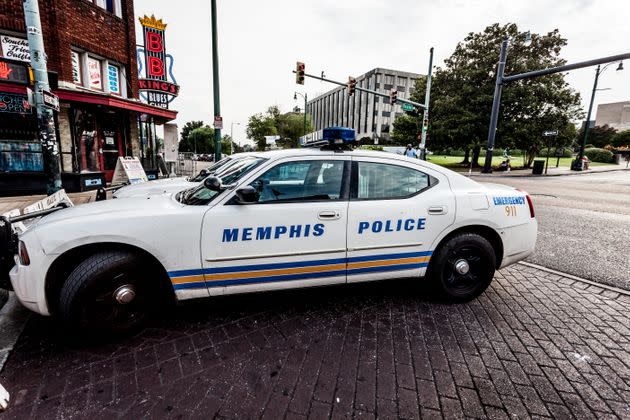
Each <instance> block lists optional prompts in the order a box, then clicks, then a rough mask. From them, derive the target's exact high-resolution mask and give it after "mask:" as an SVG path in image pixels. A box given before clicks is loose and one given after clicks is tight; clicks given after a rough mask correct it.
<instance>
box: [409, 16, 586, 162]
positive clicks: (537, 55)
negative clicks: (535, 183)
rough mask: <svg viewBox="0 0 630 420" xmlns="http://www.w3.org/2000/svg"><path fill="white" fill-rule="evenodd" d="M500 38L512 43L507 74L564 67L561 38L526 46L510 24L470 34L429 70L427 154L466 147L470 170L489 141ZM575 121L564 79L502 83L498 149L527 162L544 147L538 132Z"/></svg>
mask: <svg viewBox="0 0 630 420" xmlns="http://www.w3.org/2000/svg"><path fill="white" fill-rule="evenodd" d="M506 38H511V39H514V40H515V41H513V42H512V43H511V45H510V49H509V54H508V60H507V63H506V70H505V72H506V74H508V75H509V74H515V73H522V72H525V71H530V70H535V69H540V68H547V67H555V66H559V65H562V64H565V60H563V59H561V58H560V57H559V54H560V50H561V49H562V47H563V46H565V45H566V39H565V38H562V37H561V36H560V33H559V31H558V30H554V31H552V32H549V33H547V34H543V35H541V34H532V42H531V45H530V46H525V45H524V44H523V42H521V41H523V40H524V38H525V33H524V32H519V31H518V28H517V26H516V24H507V25H504V26H500V25H499V24H493V25H491V26H488V27H486V28H485V29H484V30H483V31H482V32H478V33H469V34H468V36H467V37H466V38H464V40H463V41H462V42H460V43H459V44H457V47H456V48H455V51H454V52H453V54H452V55H451V56H450V57H449V58H448V59H446V60H445V67H444V68H438V69H437V70H436V72H435V77H434V79H433V84H432V92H431V115H430V118H429V123H430V126H429V133H430V136H431V137H430V143H428V144H427V146H428V147H429V148H433V149H445V148H447V147H452V148H456V149H463V150H468V149H471V148H472V150H473V165H478V160H479V155H480V151H481V147H482V146H483V145H485V143H486V140H487V136H488V125H489V122H490V111H491V109H492V99H493V94H494V85H495V73H494V72H495V71H496V63H497V59H498V55H499V46H500V45H501V41H502V40H503V39H506ZM424 86H425V84H424V81H423V80H419V81H418V83H416V86H415V89H414V91H413V93H412V96H411V97H412V99H413V100H416V101H418V102H423V101H424V93H425V92H424ZM580 116H581V109H580V96H579V94H578V93H577V92H575V91H574V90H573V89H571V88H570V87H569V85H568V84H567V82H566V81H565V79H564V74H562V73H558V74H554V75H548V76H544V77H539V78H535V79H526V80H521V81H518V82H510V83H506V84H505V85H504V86H503V96H502V101H501V112H500V115H499V124H498V130H497V137H496V138H497V141H496V146H498V147H510V148H514V147H516V148H518V149H523V150H525V151H526V154H527V159H526V161H527V162H531V161H533V159H534V157H535V156H536V154H537V153H538V152H539V151H540V149H541V148H542V147H543V146H544V144H545V140H544V139H543V137H542V132H543V131H545V130H550V129H554V130H558V131H561V132H564V131H569V130H570V127H569V125H571V121H572V120H575V119H577V118H579V117H580ZM559 137H560V136H559Z"/></svg>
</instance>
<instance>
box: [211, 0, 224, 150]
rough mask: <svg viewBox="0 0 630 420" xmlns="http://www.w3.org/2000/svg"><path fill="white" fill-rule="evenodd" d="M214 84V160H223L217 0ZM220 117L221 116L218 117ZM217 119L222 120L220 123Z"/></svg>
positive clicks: (214, 6)
mask: <svg viewBox="0 0 630 420" xmlns="http://www.w3.org/2000/svg"><path fill="white" fill-rule="evenodd" d="M210 9H211V14H212V84H213V88H212V90H213V92H214V121H215V123H214V161H215V162H218V161H220V160H221V128H223V122H222V121H221V100H220V98H219V45H218V40H217V0H212V1H211V5H210ZM217 117H219V118H217ZM217 121H221V123H220V124H218V123H217Z"/></svg>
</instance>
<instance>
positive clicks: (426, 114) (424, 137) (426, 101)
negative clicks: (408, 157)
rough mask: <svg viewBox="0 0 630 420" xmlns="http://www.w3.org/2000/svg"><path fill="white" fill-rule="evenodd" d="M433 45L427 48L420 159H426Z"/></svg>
mask: <svg viewBox="0 0 630 420" xmlns="http://www.w3.org/2000/svg"><path fill="white" fill-rule="evenodd" d="M432 75H433V47H431V49H430V50H429V71H428V72H427V87H426V91H425V93H424V115H423V117H422V137H421V140H420V159H422V160H427V130H428V129H429V101H430V100H431V80H432V79H433V77H432Z"/></svg>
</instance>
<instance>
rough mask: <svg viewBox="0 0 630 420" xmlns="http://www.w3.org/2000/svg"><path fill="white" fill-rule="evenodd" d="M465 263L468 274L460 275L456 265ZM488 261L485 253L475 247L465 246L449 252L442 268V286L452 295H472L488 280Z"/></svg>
mask: <svg viewBox="0 0 630 420" xmlns="http://www.w3.org/2000/svg"><path fill="white" fill-rule="evenodd" d="M460 261H465V262H466V263H467V264H468V272H467V273H465V274H461V273H459V272H458V271H457V269H456V264H457V263H458V262H460ZM490 265H491V264H490V260H489V259H488V257H487V256H486V254H485V252H483V250H482V249H481V248H479V247H477V246H474V245H466V246H462V247H459V248H457V249H455V250H453V251H451V252H450V254H449V255H448V258H447V260H446V264H445V266H444V273H443V277H442V278H443V281H444V286H445V288H446V289H447V290H448V292H449V293H451V294H452V295H469V294H472V293H474V292H475V291H476V290H477V289H479V288H480V287H483V285H484V283H485V282H487V279H488V278H489V275H490V274H489V271H490V269H491V267H490Z"/></svg>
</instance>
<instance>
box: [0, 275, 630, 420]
mask: <svg viewBox="0 0 630 420" xmlns="http://www.w3.org/2000/svg"><path fill="white" fill-rule="evenodd" d="M426 293H427V290H426V289H420V290H418V286H417V285H414V283H413V282H409V281H390V282H385V283H374V284H364V285H353V286H342V287H333V288H325V289H315V290H307V291H293V292H279V293H274V294H263V295H250V296H232V297H223V298H217V299H214V300H209V301H204V302H200V303H191V304H187V305H185V306H184V307H182V308H179V309H178V310H177V311H176V313H175V314H174V315H173V317H174V319H171V320H168V321H163V322H161V323H159V324H156V325H155V326H154V327H152V328H150V329H147V330H146V331H145V332H143V333H142V334H141V335H139V336H137V337H135V338H132V339H128V340H125V341H122V342H121V343H118V344H105V345H104V344H101V345H99V346H96V345H93V346H85V345H84V346H79V345H75V346H70V345H68V344H64V339H63V338H58V337H59V336H61V335H62V331H60V330H59V329H58V327H57V326H56V324H54V323H52V322H51V321H50V320H48V319H45V318H41V317H33V318H32V320H31V322H30V324H29V326H28V327H27V331H26V332H25V334H24V335H23V336H22V338H21V340H20V342H19V343H18V345H17V347H16V348H15V350H14V352H13V353H12V355H11V356H10V358H9V361H8V363H7V365H6V366H5V369H4V371H3V372H2V374H1V375H0V382H1V383H3V384H4V385H5V387H7V389H8V390H9V391H10V392H11V393H12V402H11V408H10V409H9V410H8V411H7V412H6V413H5V414H4V416H2V415H0V417H2V418H70V417H77V418H78V417H81V418H89V417H92V418H102V417H105V418H110V417H126V418H139V417H147V418H161V417H166V416H169V417H184V418H213V417H218V418H257V417H265V418H270V419H279V418H305V417H310V418H326V417H334V418H341V417H348V418H350V417H354V418H363V417H366V418H367V417H381V418H397V417H400V418H417V417H419V416H422V417H426V418H430V417H435V418H440V417H441V416H443V417H445V418H463V417H489V418H508V417H518V418H527V417H546V416H549V417H551V416H553V417H558V418H571V417H576V418H630V404H629V402H630V312H629V311H628V308H629V306H630V298H629V297H627V296H624V295H618V294H616V293H612V292H609V291H605V290H602V289H600V288H597V287H592V286H589V285H588V284H584V283H579V282H575V281H574V280H569V279H567V278H562V277H560V276H557V275H553V274H549V273H546V272H543V271H539V270H537V269H534V268H531V267H525V266H523V265H516V266H513V267H511V268H508V269H504V270H502V271H501V272H500V273H498V274H497V278H496V281H494V282H493V285H492V286H491V288H490V289H489V290H488V291H487V292H486V293H485V294H484V295H483V296H482V297H481V298H479V299H478V300H476V301H474V302H471V303H469V304H465V305H448V304H444V303H440V302H439V301H437V300H436V298H434V297H433V298H432V297H426ZM421 296H425V297H421Z"/></svg>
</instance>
